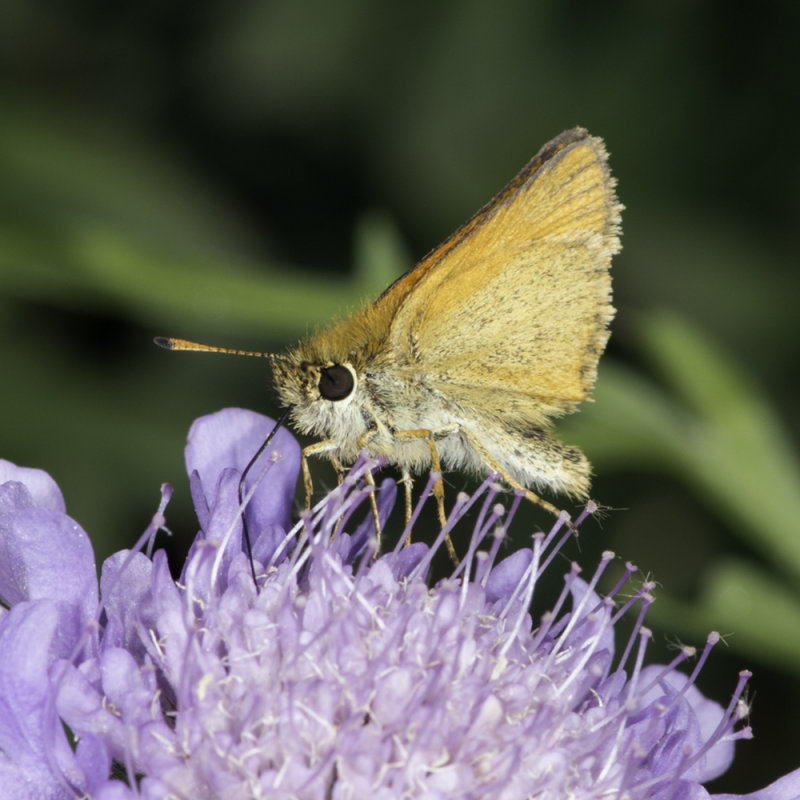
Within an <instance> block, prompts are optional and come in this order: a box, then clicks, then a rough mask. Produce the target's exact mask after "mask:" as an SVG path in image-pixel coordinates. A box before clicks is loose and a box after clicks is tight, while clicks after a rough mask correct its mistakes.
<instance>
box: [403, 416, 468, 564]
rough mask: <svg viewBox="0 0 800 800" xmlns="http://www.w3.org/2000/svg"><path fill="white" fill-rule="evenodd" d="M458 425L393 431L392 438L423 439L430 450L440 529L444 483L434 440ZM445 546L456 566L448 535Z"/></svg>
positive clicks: (444, 515) (451, 542) (442, 520)
mask: <svg viewBox="0 0 800 800" xmlns="http://www.w3.org/2000/svg"><path fill="white" fill-rule="evenodd" d="M459 427H460V426H458V425H448V426H446V427H443V428H437V429H436V430H435V431H432V430H428V429H426V428H419V429H417V430H410V431H395V432H394V437H395V438H396V439H425V440H426V441H427V443H428V447H429V448H430V454H431V469H433V470H435V471H436V472H438V473H439V477H438V478H437V480H436V482H435V483H434V484H433V496H434V498H436V509H437V511H438V513H439V524H440V525H441V527H442V528H444V527H445V525H447V514H446V513H445V510H444V481H442V464H441V462H440V461H439V451H438V449H437V448H436V439H437V438H442V437H444V436H450V435H451V434H453V433H455V432H456V431H458V430H459ZM445 543H446V545H447V552H448V555H449V556H450V559H451V560H452V561H453V563H454V564H455V565H456V566H458V556H457V555H456V548H455V546H454V545H453V540H452V539H451V538H450V534H448V535H447V536H446V537H445Z"/></svg>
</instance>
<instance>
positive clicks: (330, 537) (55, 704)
mask: <svg viewBox="0 0 800 800" xmlns="http://www.w3.org/2000/svg"><path fill="white" fill-rule="evenodd" d="M271 425H272V423H271V421H269V420H267V419H265V418H263V417H259V416H257V415H255V414H252V413H251V412H246V411H242V410H238V409H228V410H225V411H222V412H220V413H218V414H216V415H213V416H211V417H206V418H203V419H200V420H198V421H197V422H196V423H195V425H194V426H193V427H192V430H191V432H190V435H189V444H188V447H187V453H186V456H187V466H188V471H189V475H190V479H191V487H192V496H193V499H194V502H195V506H196V508H197V514H198V518H199V521H200V527H201V531H200V533H199V534H198V536H197V538H196V539H195V542H194V544H193V546H192V548H191V551H190V553H189V555H188V557H187V559H186V563H185V565H184V567H183V571H182V574H181V576H180V578H179V580H174V579H173V578H172V577H171V575H170V573H169V570H168V568H167V563H166V558H165V555H164V553H163V551H160V550H157V551H155V552H154V553H153V554H152V556H150V555H148V553H149V552H150V550H151V549H152V545H153V540H154V537H155V535H156V533H157V531H158V530H159V528H160V527H162V526H163V525H164V522H165V518H164V512H165V507H166V504H167V501H168V499H169V495H170V490H169V489H168V488H167V487H165V488H164V489H163V490H162V502H161V505H160V507H159V509H158V512H157V513H156V515H155V516H154V518H153V521H152V523H151V525H150V527H149V528H148V530H147V531H146V532H145V534H144V536H143V537H142V540H141V542H140V544H139V546H137V547H136V548H134V549H133V550H131V551H125V552H120V553H116V554H115V555H113V556H112V557H111V558H109V559H108V560H107V561H106V562H105V564H104V565H103V567H102V572H101V578H100V586H99V589H98V586H97V582H96V578H95V567H94V560H93V555H92V551H91V548H90V545H89V542H88V538H87V537H86V534H85V533H84V532H83V531H82V530H81V529H80V527H79V526H78V525H77V523H75V522H74V521H73V520H71V519H70V518H69V517H68V516H67V515H66V512H65V507H64V501H63V498H62V497H61V494H60V492H59V491H58V488H57V486H56V485H55V484H54V483H53V481H52V480H51V479H50V478H49V477H48V476H47V475H45V474H44V473H42V472H39V471H37V470H26V469H22V468H19V467H15V466H13V465H11V464H8V463H7V462H2V464H0V483H2V484H3V485H2V486H0V547H2V551H0V595H2V598H3V600H4V602H5V605H6V606H8V609H7V610H4V611H3V612H2V616H0V653H2V659H0V798H15V800H16V799H18V798H59V799H60V798H94V800H123V799H125V798H147V799H149V798H191V799H192V800H202V799H203V798H226V799H227V798H230V799H231V800H240V798H241V800H245V798H272V797H276V798H278V797H279V798H334V799H336V800H346V799H348V798H366V797H369V798H374V800H382V799H383V798H426V799H427V798H431V799H433V798H437V799H438V798H478V797H480V798H504V799H506V798H509V799H510V798H567V797H576V798H675V800H693V799H694V798H703V797H707V796H708V795H707V793H706V791H705V790H704V789H703V787H702V784H703V782H704V781H707V780H709V779H711V778H713V777H715V776H716V775H719V774H720V773H721V772H723V771H724V770H725V769H726V768H727V766H728V765H729V763H730V761H731V759H732V757H733V743H734V740H736V739H738V738H743V737H746V736H749V729H748V728H747V727H746V726H744V725H743V723H742V721H741V720H742V717H743V716H744V715H745V713H746V708H745V704H744V702H743V700H742V699H741V698H742V692H743V689H744V685H745V683H746V681H747V677H748V676H747V674H742V675H741V676H740V678H739V681H738V684H737V685H736V687H735V689H734V692H733V696H732V698H731V700H730V702H729V704H728V706H727V708H722V707H720V706H719V705H717V704H716V703H714V702H711V701H709V700H706V699H705V698H703V697H702V695H701V694H700V692H699V691H698V690H697V688H696V687H695V686H694V679H695V677H696V675H697V673H698V672H699V671H700V669H701V668H702V666H703V664H704V662H705V660H706V658H707V657H708V654H709V651H710V650H711V648H712V646H713V644H714V642H715V640H716V638H717V637H716V636H715V635H712V636H710V637H709V640H708V642H707V644H706V647H705V649H704V650H703V651H702V653H701V654H700V656H699V658H697V660H696V663H695V665H694V668H693V669H692V670H691V671H690V672H689V673H688V674H687V673H684V672H681V671H678V670H677V669H676V667H678V665H679V664H681V662H684V661H686V660H687V659H688V657H689V656H690V655H692V654H693V653H692V651H691V649H690V648H684V649H683V650H682V651H681V652H680V653H679V654H678V655H677V656H676V657H675V659H674V661H673V663H671V664H668V665H661V666H659V665H649V666H645V665H644V657H645V651H646V647H647V642H648V639H649V633H648V631H647V629H646V628H645V627H644V626H643V624H642V622H643V618H644V614H645V611H646V610H647V607H648V605H649V603H650V602H651V597H650V590H651V588H652V587H651V585H650V584H648V583H646V582H645V583H643V584H642V585H641V586H640V587H639V588H637V589H635V590H633V591H631V590H630V586H629V585H628V584H629V582H628V578H630V576H631V575H632V573H633V572H634V567H633V566H632V565H627V566H626V568H625V570H624V574H623V577H622V579H621V580H620V581H619V582H618V584H617V585H616V586H615V587H614V589H613V590H612V591H611V592H609V593H608V595H606V596H605V597H601V596H600V595H599V594H598V590H597V585H598V582H599V580H600V578H601V576H602V575H603V573H604V571H605V570H606V568H607V566H608V565H609V563H610V562H611V560H612V555H611V554H607V555H606V556H604V557H603V559H602V561H601V563H600V565H599V566H598V567H597V569H596V570H595V571H594V572H593V574H592V575H591V576H590V577H589V578H588V580H587V579H584V578H582V577H581V576H580V571H579V569H578V568H577V566H573V568H572V569H571V570H570V571H569V572H568V573H567V574H566V575H565V577H564V587H563V592H562V593H561V595H560V597H559V598H558V600H557V602H556V603H555V605H554V606H553V608H552V609H551V610H550V611H548V612H546V613H544V614H542V615H541V616H540V617H539V618H538V619H537V620H535V622H534V621H532V620H531V618H530V616H529V614H530V608H531V602H532V600H533V598H534V595H535V592H536V588H537V582H538V581H539V579H540V577H541V575H542V573H543V572H544V571H545V570H546V569H549V570H554V569H556V567H555V566H554V565H553V563H552V562H553V557H554V555H555V554H556V553H557V552H558V551H559V548H560V547H561V546H562V544H563V542H564V541H565V539H566V538H568V537H569V531H567V530H565V529H564V526H563V520H560V521H559V522H558V523H557V524H556V525H555V526H554V527H553V529H552V530H551V531H550V532H549V534H547V535H545V534H536V535H534V536H533V537H532V542H531V546H530V547H529V548H527V549H525V550H521V551H518V552H516V553H514V554H513V555H511V556H509V557H507V558H505V559H504V560H498V554H499V552H500V545H501V541H502V538H503V534H504V531H505V526H506V525H507V524H508V521H509V520H510V518H511V517H512V516H513V511H514V510H515V508H516V503H518V501H519V499H518V498H516V499H515V501H514V502H513V503H512V506H511V511H510V512H508V513H506V512H505V511H504V508H503V506H502V505H500V504H498V503H497V502H496V500H497V499H498V491H499V489H498V487H497V486H496V485H495V484H494V483H493V482H492V481H491V480H487V481H485V482H484V483H483V485H482V486H481V487H480V488H479V489H478V491H477V492H476V493H475V494H474V495H472V496H471V497H467V496H459V498H458V500H457V502H456V504H455V506H454V508H453V509H452V510H451V513H450V518H449V522H448V528H449V529H451V528H452V527H453V526H455V525H458V524H459V521H460V520H462V518H463V516H464V513H465V511H466V510H467V508H468V507H470V506H472V505H475V504H478V507H479V509H480V513H479V514H478V521H477V523H476V525H475V528H474V531H473V533H472V535H471V541H470V546H469V550H468V553H467V554H466V556H465V557H464V559H463V561H462V563H461V564H460V566H459V567H458V568H457V569H456V570H455V571H454V572H453V574H452V575H451V576H449V577H448V578H446V579H444V580H442V581H440V582H438V583H437V584H436V585H434V586H430V585H429V584H428V581H427V575H428V572H429V566H430V563H431V559H432V557H433V555H434V553H435V552H436V551H437V549H438V548H440V547H441V544H442V542H443V541H444V533H445V532H442V533H441V534H440V535H439V536H438V538H437V539H436V541H435V542H434V543H433V544H432V545H430V546H429V545H426V544H423V543H421V542H416V543H414V544H412V545H410V546H408V547H403V546H402V545H398V546H397V547H396V548H395V549H394V550H392V551H390V552H385V553H383V554H380V555H378V557H377V558H375V557H374V556H375V552H374V547H375V540H374V535H373V523H372V519H371V516H370V514H369V513H367V510H366V507H365V503H364V500H365V498H366V496H367V493H368V491H369V490H368V488H367V487H366V486H365V484H364V483H363V481H362V480H361V478H362V477H363V474H364V472H365V470H367V469H369V468H372V467H373V466H374V465H372V464H368V463H365V462H361V463H359V464H357V465H356V467H355V468H354V469H353V470H352V471H351V473H350V474H349V475H348V476H347V478H346V479H345V481H344V483H343V485H342V486H340V487H338V488H337V489H335V490H334V491H332V492H331V493H330V494H329V495H328V497H326V498H325V500H323V501H322V502H321V503H320V504H319V505H318V506H317V507H316V508H315V509H314V511H313V513H311V514H309V515H306V516H304V517H303V519H302V520H301V521H300V523H298V524H297V525H296V526H295V527H294V528H292V529H291V530H289V509H290V504H291V502H292V496H293V488H294V484H295V481H296V476H297V471H298V463H299V450H298V447H297V444H296V443H295V442H294V440H293V439H292V438H291V436H290V435H289V434H288V433H286V432H285V431H281V432H279V434H278V435H277V436H276V438H275V441H274V443H273V447H272V448H271V449H270V451H269V452H268V453H267V454H266V455H264V456H263V457H262V458H261V459H260V460H259V462H258V463H257V464H256V466H255V468H254V469H252V470H251V471H250V473H249V483H248V485H247V487H246V496H245V505H246V510H245V512H244V516H245V520H246V524H247V529H248V531H249V532H250V535H251V537H252V538H253V544H254V547H253V555H254V559H255V567H256V574H257V580H258V586H256V585H254V583H253V580H252V576H251V566H250V562H249V561H248V559H247V558H246V557H245V555H244V553H243V550H242V522H241V518H242V515H241V513H240V502H239V497H238V485H239V480H240V476H241V472H242V469H243V467H244V465H245V464H246V463H247V461H248V460H249V458H250V456H251V454H252V453H253V452H254V451H255V449H256V448H257V447H258V445H259V443H260V441H261V440H262V439H263V437H264V435H265V433H266V432H267V431H268V430H269V429H270V427H271ZM434 477H435V476H432V478H431V481H433V478H434ZM431 485H432V483H431ZM425 494H427V492H426V493H425ZM394 499H395V487H394V483H393V482H392V481H391V480H387V481H384V482H383V484H382V485H381V487H380V490H379V494H378V508H379V515H380V517H381V518H382V519H383V520H385V519H386V518H387V517H388V515H389V513H390V512H391V508H392V506H393V503H394ZM589 510H591V509H589ZM416 511H417V512H418V511H419V509H417V510H416ZM356 515H358V517H359V518H360V517H363V520H362V521H360V522H359V524H355V522H354V520H355V519H356ZM415 516H416V515H415ZM578 522H580V520H578ZM411 524H412V525H413V524H414V519H412V523H411ZM623 587H625V593H624V594H623ZM626 613H633V614H634V615H635V620H636V621H635V625H634V632H633V634H632V635H631V636H630V638H629V639H628V640H627V641H626V642H624V643H622V645H621V646H619V645H618V644H615V641H614V638H615V637H614V628H615V624H616V622H617V621H618V620H619V618H620V617H621V616H622V615H623V614H626ZM684 666H685V665H684ZM798 794H800V770H799V771H798V772H794V773H791V774H790V775H787V776H785V777H784V778H782V779H781V780H780V781H778V782H777V783H775V784H773V785H772V786H771V787H769V788H768V789H765V790H763V791H762V792H757V793H756V794H755V795H752V797H754V798H758V799H759V800H784V798H785V799H787V800H788V798H793V797H797V796H798Z"/></svg>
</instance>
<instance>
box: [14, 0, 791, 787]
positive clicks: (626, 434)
mask: <svg viewBox="0 0 800 800" xmlns="http://www.w3.org/2000/svg"><path fill="white" fill-rule="evenodd" d="M2 6H3V10H2V14H3V21H2V25H1V26H0V53H2V56H0V58H2V77H0V326H2V337H0V348H2V372H3V389H2V392H0V409H1V410H2V415H3V424H2V426H0V455H2V456H3V457H5V458H9V459H11V460H13V461H16V462H17V463H20V464H23V465H27V466H38V467H42V468H44V469H46V470H48V471H49V472H50V473H51V474H52V475H53V476H54V477H55V478H56V479H57V481H58V482H59V484H60V485H61V486H62V488H63V491H64V494H65V496H66V499H67V504H68V508H69V510H70V513H71V514H72V515H73V516H74V517H75V518H76V519H77V520H78V521H79V522H80V523H81V524H82V525H83V526H84V527H85V528H86V530H87V531H88V532H89V533H90V535H91V536H92V538H93V540H94V541H95V543H96V548H97V552H98V561H99V560H100V559H102V558H103V557H104V556H105V555H107V554H108V553H109V552H111V551H112V550H113V549H115V548H118V547H120V546H124V545H127V544H130V543H132V542H133V541H134V540H135V539H136V537H137V536H138V535H139V533H140V532H141V531H142V530H143V529H144V527H145V526H146V524H147V522H148V519H149V517H150V515H151V514H152V513H153V511H154V510H155V508H156V505H157V502H158V486H159V484H160V483H161V482H162V481H169V482H171V483H172V484H173V485H174V486H175V487H176V498H175V500H174V502H173V504H172V505H171V506H170V509H169V510H168V518H169V521H170V524H171V527H172V529H173V531H174V533H175V537H174V541H173V547H174V548H175V549H176V551H180V550H181V548H185V546H186V542H187V541H188V539H189V537H191V536H192V535H193V533H194V524H195V523H194V522H193V517H192V514H191V506H190V503H189V501H188V488H187V481H186V479H185V477H184V475H183V469H182V447H183V443H184V438H185V434H186V431H187V429H188V427H189V424H190V422H191V420H192V419H193V418H195V417H196V416H198V415H200V414H203V413H208V412H210V411H213V410H215V409H218V408H221V407H223V406H226V405H240V406H246V407H251V408H255V409H259V410H264V411H266V412H268V413H270V412H273V413H274V411H275V407H274V405H273V403H272V400H271V398H270V392H269V386H270V379H269V373H268V369H267V368H266V365H265V364H264V363H263V362H259V361H257V360H249V359H234V358H227V359H226V358H221V357H215V356H198V355H193V354H171V353H165V352H163V351H160V350H157V349H156V348H155V347H154V346H153V345H152V343H151V340H152V337H153V336H154V335H158V334H168V335H176V336H185V337H189V338H194V339H197V340H200V341H207V342H211V343H216V344H224V345H230V346H240V347H249V348H253V349H263V350H268V349H276V348H277V349H281V348H283V347H285V346H286V345H287V344H290V343H292V342H293V341H294V340H295V339H296V338H297V337H298V336H299V335H302V333H303V332H304V331H306V330H307V329H308V328H309V327H310V326H313V325H315V324H318V323H323V322H325V321H327V320H329V319H330V318H331V317H333V316H334V315H336V314H337V313H341V312H342V311H344V310H347V309H351V308H353V307H354V306H356V305H357V304H358V303H359V302H360V301H361V300H365V299H368V298H370V297H374V296H375V295H376V294H377V293H378V292H379V291H380V290H381V289H382V288H383V287H384V286H385V285H386V284H387V283H388V282H389V281H390V280H391V279H392V278H393V277H395V276H396V275H397V274H399V273H400V272H402V271H404V270H405V269H407V268H408V267H409V266H410V265H411V264H412V263H413V261H414V260H415V259H416V258H419V257H421V256H422V255H424V254H425V252H427V250H428V249H430V248H431V247H433V246H434V245H436V244H437V243H438V242H439V241H440V240H441V239H443V238H444V237H445V236H446V235H447V234H448V233H450V232H451V230H453V229H454V228H455V227H456V226H457V225H458V224H459V223H460V222H462V221H463V220H464V219H466V218H467V217H468V216H469V215H470V214H472V212H473V211H475V209H477V208H478V207H479V205H481V204H482V203H483V202H485V201H486V200H488V199H489V197H491V196H492V195H493V194H494V192H496V191H497V190H498V189H499V188H500V187H501V186H502V185H503V184H504V183H505V182H506V181H507V180H508V179H509V178H510V177H511V176H512V175H513V174H514V173H515V172H516V171H517V170H518V169H519V168H520V167H521V166H522V164H523V163H524V162H525V161H526V160H527V159H528V158H529V157H530V156H531V155H533V153H535V152H536V151H537V150H538V148H539V147H540V146H541V145H542V144H544V143H545V142H546V141H547V140H549V139H550V138H551V137H553V136H554V135H556V134H557V133H558V132H560V131H561V130H563V129H565V128H568V127H571V126H573V125H576V124H580V125H584V126H586V127H587V128H589V130H590V131H591V132H592V133H594V134H597V135H600V136H603V137H604V138H605V140H606V142H607V145H608V148H609V150H610V152H611V164H612V169H613V172H614V174H615V175H616V176H617V178H618V180H619V194H620V197H621V199H622V201H623V203H624V204H625V205H626V207H627V210H626V212H625V214H624V218H623V221H624V236H623V244H624V249H623V252H622V255H621V256H620V257H618V258H617V259H616V261H615V264H614V268H613V271H614V280H615V296H616V304H617V307H618V309H619V310H618V316H617V319H616V321H615V323H614V326H613V327H614V334H613V338H612V343H611V345H610V347H609V352H608V355H607V356H606V357H605V358H604V360H603V362H602V364H601V369H600V379H599V383H598V388H597V392H596V400H597V402H596V403H594V404H592V405H588V406H586V407H585V408H584V410H583V411H582V413H580V414H579V415H576V416H574V417H571V418H570V419H569V420H565V421H564V424H563V425H562V426H561V429H562V431H563V438H564V439H565V440H567V441H570V442H573V443H576V444H579V445H581V446H582V447H583V449H584V450H585V452H586V453H587V455H588V456H589V457H590V459H591V460H592V462H593V464H594V466H595V471H596V474H597V478H596V481H595V485H594V492H593V495H594V497H596V498H597V499H598V500H599V501H600V502H602V503H604V504H606V505H608V506H610V507H612V508H613V509H614V510H613V511H611V512H610V513H609V515H608V516H607V517H606V519H605V520H604V521H602V524H599V523H597V522H590V523H587V526H586V527H585V528H584V535H583V536H582V538H581V543H580V549H581V552H579V553H572V554H571V557H576V558H579V560H581V562H582V563H583V564H584V568H585V569H586V570H587V571H588V570H589V569H590V568H591V567H592V564H593V563H594V560H593V559H596V554H597V553H599V552H600V551H601V550H602V549H606V548H609V549H614V550H615V551H616V552H617V553H618V554H619V555H620V556H621V557H622V558H625V559H631V560H634V561H636V562H637V563H638V564H639V566H640V567H641V568H642V570H643V571H644V572H646V573H648V574H649V575H651V576H653V577H655V578H656V579H657V580H658V581H659V582H660V584H661V586H662V588H661V589H660V591H659V592H658V601H657V602H656V603H655V605H654V607H653V609H652V613H651V615H650V616H649V617H648V619H649V623H650V625H651V626H652V627H653V628H654V629H655V631H656V636H655V640H656V642H655V643H654V649H653V653H654V657H659V656H660V654H661V653H664V654H666V655H663V657H667V656H668V647H669V645H670V644H674V642H675V641H676V640H677V639H680V640H681V641H686V642H690V643H692V644H697V645H702V642H703V641H704V638H705V633H706V631H708V630H710V629H717V630H719V631H721V632H722V633H723V634H725V636H726V645H723V646H720V647H719V648H718V652H717V653H716V654H715V655H714V657H713V658H712V661H711V665H710V666H709V667H708V668H706V670H705V671H704V673H703V676H702V677H701V681H700V685H701V687H702V688H703V690H704V691H705V692H706V693H707V694H709V695H711V696H712V697H714V698H715V699H717V700H718V701H720V702H725V701H726V698H727V697H728V695H729V692H730V691H731V690H732V689H733V687H734V685H735V682H736V672H737V671H738V670H739V669H742V668H745V667H747V668H751V669H753V670H754V671H755V679H754V681H753V683H752V685H751V686H752V693H751V697H752V699H753V713H752V719H751V722H752V724H753V727H754V730H755V737H756V738H755V740H754V741H753V742H747V743H743V744H740V745H739V746H738V755H737V761H736V764H735V766H734V768H733V769H732V770H731V771H730V772H729V773H728V774H727V775H726V776H725V777H723V778H722V779H720V780H718V781H717V782H715V784H713V788H714V789H715V790H717V791H723V790H724V791H735V792H745V791H751V790H753V789H755V788H758V787H759V786H763V785H764V784H765V783H767V782H769V781H770V780H772V779H774V778H775V777H777V776H778V775H779V774H782V773H783V772H786V771H787V770H789V769H790V768H792V767H794V766H797V765H798V764H800V736H798V734H797V724H796V720H797V718H798V715H800V680H799V679H800V469H799V468H798V455H797V453H798V449H797V442H798V421H797V415H796V414H795V413H794V412H795V409H796V408H797V405H798V391H799V390H800V388H799V387H800V384H799V383H798V371H797V365H798V345H800V338H799V337H798V336H797V298H798V297H799V296H800V270H798V268H797V267H798V248H797V238H796V229H797V226H798V222H800V193H798V191H797V187H798V185H800V161H799V160H798V159H797V158H795V157H794V150H793V148H794V147H795V146H796V145H797V139H798V136H797V129H796V127H795V117H796V113H797V81H798V77H800V76H799V75H798V73H799V72H800V70H798V66H799V63H798V55H797V43H798V41H800V6H798V5H797V4H795V3H792V2H789V1H788V0H787V2H785V3H779V2H764V3H760V4H758V6H757V9H756V8H755V6H754V5H753V6H751V5H750V4H743V5H741V6H739V7H737V6H736V4H729V3H723V2H721V1H720V0H718V1H717V2H705V3H704V2H700V3H695V2H675V3H646V4H644V3H642V4H638V3H620V2H610V3H602V4H599V3H592V2H588V1H584V2H563V1H562V2H558V1H557V0H548V1H547V2H530V0H518V2H498V3H494V4H491V5H490V4H488V3H486V2H485V1H484V0H481V2H475V1H474V0H471V1H469V2H442V3H429V2H425V3H423V2H405V3H374V2H373V3H370V2H365V0H340V2H336V3H331V2H325V0H308V1H307V2H290V1H289V0H283V1H282V2H256V1H255V0H250V1H249V2H248V1H247V0H237V1H236V2H229V3H222V2H210V0H194V1H193V2H166V3H158V4H138V3H137V4H135V3H125V2H123V3H114V4H107V3H100V2H73V3H68V4H57V3H47V2H43V0H3V4H2ZM325 480H328V481H330V480H332V477H331V475H330V474H327V476H326V477H325V478H323V482H324V481H325ZM450 484H451V490H454V489H455V488H460V487H461V486H464V485H467V486H468V485H470V484H469V483H465V481H464V479H462V478H458V477H457V476H456V477H453V476H451V477H450ZM659 648H661V650H660V651H659ZM787 730H788V731H792V733H791V734H789V735H788V736H787V734H786V733H785V732H786V731H787Z"/></svg>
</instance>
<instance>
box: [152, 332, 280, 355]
mask: <svg viewBox="0 0 800 800" xmlns="http://www.w3.org/2000/svg"><path fill="white" fill-rule="evenodd" d="M153 341H154V342H155V343H156V344H157V345H158V346H159V347H163V348H164V349H165V350H192V351H194V352H195V353H225V354H227V355H229V356H254V357H255V358H274V357H275V354H274V353H259V352H258V351H256V350H238V349H236V348H235V347H217V346H216V345H213V344H200V343H199V342H190V341H189V340H188V339H175V338H173V337H172V336H156V338H155V339H153Z"/></svg>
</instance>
